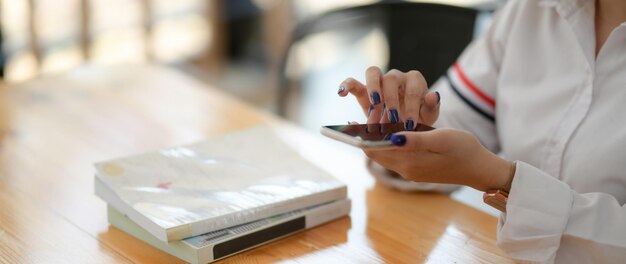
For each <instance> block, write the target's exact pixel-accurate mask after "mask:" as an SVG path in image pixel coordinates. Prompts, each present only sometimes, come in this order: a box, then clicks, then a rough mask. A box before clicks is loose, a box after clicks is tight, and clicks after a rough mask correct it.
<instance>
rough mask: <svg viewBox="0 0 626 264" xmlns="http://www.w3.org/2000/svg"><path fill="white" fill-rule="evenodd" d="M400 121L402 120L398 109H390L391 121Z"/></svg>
mask: <svg viewBox="0 0 626 264" xmlns="http://www.w3.org/2000/svg"><path fill="white" fill-rule="evenodd" d="M398 121H400V118H399V117H398V110H396V109H390V110H389V122H391V123H392V124H395V123H398Z"/></svg>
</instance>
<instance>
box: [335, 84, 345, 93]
mask: <svg viewBox="0 0 626 264" xmlns="http://www.w3.org/2000/svg"><path fill="white" fill-rule="evenodd" d="M345 91H346V87H343V86H339V90H337V94H340V93H343V92H345Z"/></svg>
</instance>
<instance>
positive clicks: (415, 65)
mask: <svg viewBox="0 0 626 264" xmlns="http://www.w3.org/2000/svg"><path fill="white" fill-rule="evenodd" d="M477 15H478V11H477V10H474V9H469V8H463V7H456V6H448V5H441V4H431V3H416V2H403V1H382V2H377V3H374V4H369V5H363V6H356V7H350V8H345V9H339V10H333V11H329V12H327V13H324V14H321V15H319V16H316V17H313V18H311V19H308V20H306V21H304V22H301V23H299V24H298V25H297V26H296V28H295V30H294V32H293V35H292V39H291V42H290V45H289V46H288V49H287V50H286V53H285V56H284V57H283V60H282V62H281V65H280V69H279V89H278V113H279V114H280V115H282V116H286V114H287V113H286V110H287V109H286V108H287V99H288V98H289V93H290V90H292V89H293V88H292V86H293V84H294V81H293V80H290V79H289V77H288V76H287V74H286V67H287V62H288V60H289V58H288V57H289V52H290V50H291V48H292V47H293V46H294V45H295V44H296V43H298V42H301V41H303V40H305V39H306V38H307V37H309V36H312V35H314V34H317V33H322V32H327V31H340V32H349V31H355V30H357V29H361V28H372V27H379V28H382V29H383V32H384V34H385V36H386V38H387V42H388V47H389V62H388V65H386V66H387V68H388V69H398V70H401V71H408V70H414V69H415V70H419V71H420V72H421V73H422V74H423V75H424V76H425V78H426V80H427V81H428V82H429V84H432V82H434V81H436V80H437V79H438V78H439V77H440V76H442V75H443V74H444V73H445V71H446V70H447V69H448V68H449V67H450V65H452V63H454V61H455V60H456V59H457V57H458V56H459V55H460V53H461V52H462V51H463V49H464V48H465V47H466V46H467V45H468V44H469V43H470V42H471V40H472V38H473V35H474V24H475V21H476V17H477Z"/></svg>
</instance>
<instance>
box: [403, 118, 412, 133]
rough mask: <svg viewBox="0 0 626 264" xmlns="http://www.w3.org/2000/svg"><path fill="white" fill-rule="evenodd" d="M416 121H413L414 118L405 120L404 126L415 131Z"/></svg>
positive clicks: (407, 129)
mask: <svg viewBox="0 0 626 264" xmlns="http://www.w3.org/2000/svg"><path fill="white" fill-rule="evenodd" d="M414 124H415V123H414V122H413V120H411V119H409V120H407V121H406V122H404V128H405V129H406V131H413V125H414Z"/></svg>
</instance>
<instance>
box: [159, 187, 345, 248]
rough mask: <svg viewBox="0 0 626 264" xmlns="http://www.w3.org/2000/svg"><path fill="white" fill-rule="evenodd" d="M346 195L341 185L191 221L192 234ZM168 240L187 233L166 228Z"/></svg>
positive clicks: (178, 238) (339, 198)
mask: <svg viewBox="0 0 626 264" xmlns="http://www.w3.org/2000/svg"><path fill="white" fill-rule="evenodd" d="M346 197H347V187H346V186H344V185H342V186H340V187H338V188H334V189H330V190H327V191H323V192H319V193H314V194H311V195H306V196H302V197H298V198H295V199H291V200H287V201H283V202H279V203H275V204H272V205H270V206H267V207H265V208H263V209H258V208H257V209H251V210H245V211H241V212H236V213H232V214H228V215H223V216H220V217H216V218H211V219H206V220H203V221H199V222H195V223H191V224H190V225H191V233H192V236H196V235H201V234H205V233H208V232H212V231H216V230H220V229H224V228H228V227H231V226H235V225H239V224H243V223H247V222H252V221H255V220H258V219H262V218H266V217H270V216H274V215H278V214H282V213H286V212H289V211H293V210H297V209H300V208H305V207H309V206H314V205H318V204H323V203H326V202H330V201H336V200H341V199H345V198H346ZM167 235H168V241H175V240H181V239H185V238H187V237H190V236H189V234H188V233H187V234H185V233H180V232H176V230H174V229H168V230H167Z"/></svg>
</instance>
